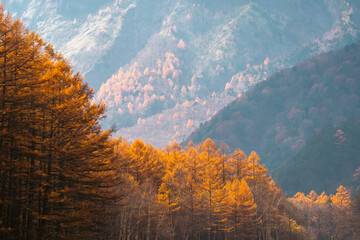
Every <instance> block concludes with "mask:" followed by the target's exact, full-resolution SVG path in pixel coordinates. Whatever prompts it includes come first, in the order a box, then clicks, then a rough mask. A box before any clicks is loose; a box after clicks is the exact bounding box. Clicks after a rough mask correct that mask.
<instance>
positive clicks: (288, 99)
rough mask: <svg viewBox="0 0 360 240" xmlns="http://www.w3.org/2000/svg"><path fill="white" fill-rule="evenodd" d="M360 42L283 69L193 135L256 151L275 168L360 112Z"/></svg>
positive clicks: (194, 138) (248, 150)
mask: <svg viewBox="0 0 360 240" xmlns="http://www.w3.org/2000/svg"><path fill="white" fill-rule="evenodd" d="M359 66H360V42H358V43H357V44H353V45H351V46H347V47H346V48H344V49H342V50H339V51H337V52H330V53H327V54H323V55H320V56H318V57H315V58H312V59H311V60H308V61H305V62H302V63H300V64H297V65H296V66H295V67H293V68H289V69H286V70H283V71H281V72H279V73H276V74H274V75H272V76H271V77H269V78H268V79H267V80H266V81H264V82H261V83H259V84H257V85H256V86H255V87H254V88H253V89H251V90H249V91H248V92H247V93H245V94H244V95H242V96H241V97H239V98H238V99H237V100H236V101H234V102H232V103H231V104H230V105H228V106H227V107H225V108H224V109H223V110H221V111H220V112H219V113H218V114H216V115H215V116H214V117H213V118H212V119H211V121H209V122H207V123H205V124H203V125H201V126H200V128H199V129H198V130H197V131H195V132H194V133H193V134H191V135H190V137H189V138H188V140H192V141H194V142H195V143H198V142H201V141H203V140H204V139H206V138H208V137H210V138H211V139H213V140H214V141H215V142H216V143H218V144H220V143H221V142H226V143H227V144H228V145H229V146H230V147H231V148H232V149H234V148H237V147H239V148H241V149H243V150H245V151H246V152H247V153H249V152H250V151H251V150H255V151H256V152H258V153H259V155H260V156H262V158H263V162H264V163H265V164H266V165H267V166H268V167H269V168H270V169H272V170H273V169H275V168H276V167H277V166H279V165H281V164H282V163H283V162H284V161H285V160H286V159H288V158H289V157H290V156H292V155H293V154H295V153H297V152H298V151H299V150H300V149H301V148H302V147H303V146H304V143H305V141H306V140H307V139H308V138H309V137H310V136H311V134H312V132H313V131H314V130H315V131H318V130H320V129H321V128H322V127H323V126H325V125H329V124H331V125H334V126H337V125H339V124H341V123H342V122H343V121H344V120H346V119H347V118H348V117H356V116H358V115H359V114H360V79H359V76H360V67H359Z"/></svg>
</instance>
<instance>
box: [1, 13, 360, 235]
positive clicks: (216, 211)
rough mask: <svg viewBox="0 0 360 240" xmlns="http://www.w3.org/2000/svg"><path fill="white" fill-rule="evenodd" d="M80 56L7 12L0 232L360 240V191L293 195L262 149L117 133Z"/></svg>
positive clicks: (3, 33)
mask: <svg viewBox="0 0 360 240" xmlns="http://www.w3.org/2000/svg"><path fill="white" fill-rule="evenodd" d="M92 95H93V93H92V90H91V89H90V88H89V87H88V86H87V85H86V84H84V83H83V81H82V77H81V75H80V74H74V73H73V72H72V70H71V66H70V65H69V63H68V62H67V61H66V60H65V59H64V58H63V57H62V56H61V54H59V53H56V52H55V51H54V50H53V48H52V47H51V45H49V44H47V43H45V42H44V41H43V40H42V39H41V38H40V37H39V36H38V35H37V34H35V33H33V32H30V31H28V30H27V29H26V28H25V27H24V26H23V24H22V23H21V21H19V20H13V19H12V18H11V16H10V15H9V14H7V13H6V12H5V10H4V8H3V7H0V239H9V240H11V239H28V240H31V239H94V240H97V239H108V240H112V239H114V240H115V239H122V240H125V239H127V240H130V239H147V240H150V239H158V240H162V239H164V240H165V239H194V240H197V239H199V240H200V239H207V240H217V239H221V240H222V239H224V240H227V239H228V240H230V239H254V240H255V239H259V240H271V239H292V240H296V239H359V234H360V224H359V223H360V219H359V216H360V214H359V213H360V204H359V202H360V201H359V198H356V199H352V198H351V196H350V194H349V191H348V190H347V189H346V188H344V187H342V186H341V187H339V189H338V192H337V193H336V194H335V195H331V196H326V195H325V193H323V194H321V195H317V194H316V193H315V192H313V191H312V192H310V193H309V195H307V196H305V195H304V194H302V193H298V194H296V195H295V196H294V197H293V198H291V199H287V198H286V196H285V194H283V193H282V191H281V189H280V188H279V186H277V185H276V183H275V182H274V181H273V180H272V178H271V176H270V175H269V174H268V172H267V169H266V168H265V166H264V165H262V164H261V161H260V157H259V156H258V155H257V153H256V152H252V153H251V154H250V155H249V156H246V155H245V153H244V152H243V151H241V150H240V149H237V150H235V151H234V152H230V150H229V148H228V147H227V145H226V144H221V146H220V147H219V148H218V147H217V146H216V145H215V143H214V142H213V141H212V140H211V139H207V140H205V141H204V142H202V143H200V144H199V145H198V146H195V145H194V144H193V143H191V142H190V143H189V144H188V145H187V146H186V147H181V146H180V145H178V144H177V143H173V144H172V145H169V146H167V147H166V148H164V149H162V150H160V149H158V148H156V147H154V146H152V145H150V144H145V143H143V142H142V141H141V140H135V141H134V142H132V143H130V142H128V141H127V140H125V139H123V138H119V139H115V138H113V137H111V131H105V130H103V129H102V128H101V127H100V125H99V121H100V119H101V118H102V116H103V113H104V110H105V106H104V105H103V104H94V103H93V102H92V101H91V98H92Z"/></svg>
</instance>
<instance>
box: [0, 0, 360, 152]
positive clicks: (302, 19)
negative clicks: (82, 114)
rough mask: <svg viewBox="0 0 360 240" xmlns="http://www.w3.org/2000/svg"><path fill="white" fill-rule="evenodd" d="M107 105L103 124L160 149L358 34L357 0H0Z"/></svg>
mask: <svg viewBox="0 0 360 240" xmlns="http://www.w3.org/2000/svg"><path fill="white" fill-rule="evenodd" d="M3 3H4V5H5V7H6V9H8V10H9V11H10V12H11V13H12V14H15V17H19V18H22V20H23V21H25V22H26V23H27V24H28V26H29V28H30V29H31V30H35V31H36V32H38V33H40V34H41V35H42V36H43V37H44V39H45V40H46V41H49V42H51V43H52V44H53V45H54V47H55V48H56V49H57V50H60V51H61V52H62V53H63V54H64V56H66V57H67V58H68V59H69V61H70V62H71V63H72V64H73V66H74V68H75V69H76V70H79V71H81V73H82V74H83V75H84V76H85V80H86V81H87V82H88V83H89V84H90V85H91V86H93V87H94V90H95V91H96V96H95V99H94V101H104V102H105V103H106V104H107V107H108V109H107V118H106V119H105V120H104V121H103V125H104V127H110V126H111V125H113V124H115V125H116V126H117V128H118V132H117V134H118V135H122V136H124V137H126V138H128V139H130V140H134V139H135V138H141V139H143V140H144V141H146V142H151V143H152V144H154V145H156V146H158V147H162V146H164V145H166V144H168V143H169V142H172V141H174V140H176V141H182V140H183V139H185V138H186V137H187V136H188V135H189V134H190V133H191V132H192V131H194V130H195V129H196V128H197V127H199V125H200V123H202V122H204V121H206V120H209V119H210V118H211V117H213V115H214V114H215V113H216V112H217V111H218V110H220V109H222V108H223V107H224V106H226V105H227V104H229V103H230V102H232V101H233V100H234V99H235V98H236V97H237V96H239V95H241V94H243V93H244V92H245V91H246V90H247V89H249V88H251V87H252V86H253V85H254V84H256V83H258V82H260V81H263V80H265V79H266V78H267V77H268V76H269V75H270V74H272V73H274V72H277V71H279V70H280V69H284V68H285V67H289V66H293V65H295V64H296V63H298V62H300V61H302V60H304V59H307V58H310V57H312V56H315V55H318V54H320V53H323V52H326V51H330V50H335V49H339V48H341V47H343V46H345V45H347V44H349V43H352V42H355V41H356V40H357V39H358V38H359V35H360V34H359V33H360V32H359V30H360V14H358V13H359V11H360V6H359V4H358V1H357V0H348V1H345V0H320V1H310V0H309V1H288V0H271V1H262V0H248V1H235V0H227V1H222V2H221V3H220V2H219V1H215V0H197V1H194V0H192V1H191V0H179V1H174V0H157V1H148V0H104V1H96V0H86V1H85V0H77V1H71V0H6V1H3Z"/></svg>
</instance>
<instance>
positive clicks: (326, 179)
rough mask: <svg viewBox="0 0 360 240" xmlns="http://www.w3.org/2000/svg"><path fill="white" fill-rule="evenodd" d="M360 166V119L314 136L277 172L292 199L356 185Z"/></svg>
mask: <svg viewBox="0 0 360 240" xmlns="http://www.w3.org/2000/svg"><path fill="white" fill-rule="evenodd" d="M358 167H360V118H356V119H349V120H347V121H345V122H344V123H342V124H340V125H339V126H337V127H333V126H326V127H324V128H323V129H321V131H320V132H318V133H314V134H313V136H312V137H311V138H310V139H309V140H308V141H306V144H305V146H304V148H302V149H301V151H300V152H299V153H297V154H296V155H295V156H294V157H292V158H291V159H289V160H288V161H286V163H285V164H283V165H282V166H281V167H280V168H279V169H277V170H276V171H275V174H274V177H275V179H276V182H277V183H279V184H280V185H281V186H282V187H283V189H284V190H285V191H286V192H287V193H288V194H289V195H290V196H292V195H293V194H295V193H296V192H310V190H315V191H316V192H320V193H321V192H323V191H326V192H332V193H334V192H336V189H337V187H338V186H339V185H340V184H341V185H344V186H351V185H353V178H354V177H353V174H354V173H355V170H356V169H357V168H358Z"/></svg>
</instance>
